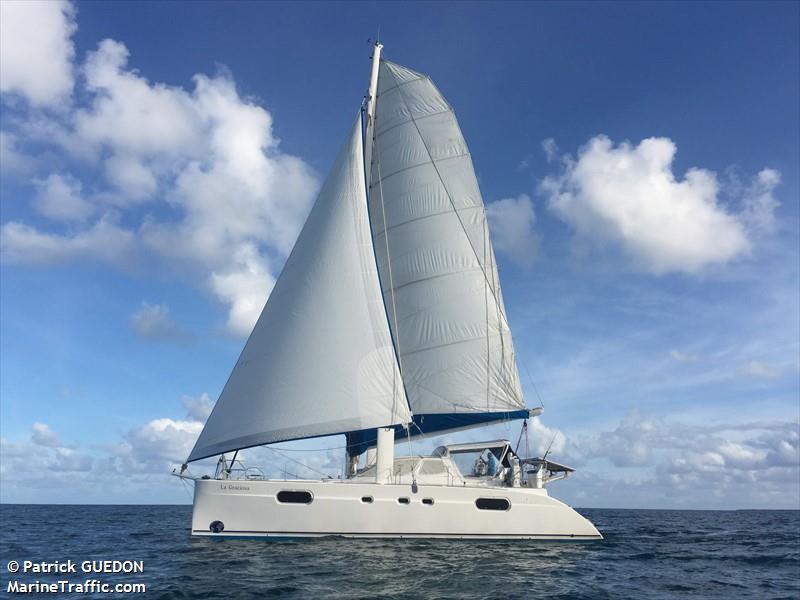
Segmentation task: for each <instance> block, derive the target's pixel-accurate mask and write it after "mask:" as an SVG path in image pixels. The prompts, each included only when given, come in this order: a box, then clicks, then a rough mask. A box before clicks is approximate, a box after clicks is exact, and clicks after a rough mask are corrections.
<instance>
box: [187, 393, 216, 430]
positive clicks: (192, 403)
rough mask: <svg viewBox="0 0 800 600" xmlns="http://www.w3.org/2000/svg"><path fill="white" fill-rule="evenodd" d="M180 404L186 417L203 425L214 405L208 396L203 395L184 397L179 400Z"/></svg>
mask: <svg viewBox="0 0 800 600" xmlns="http://www.w3.org/2000/svg"><path fill="white" fill-rule="evenodd" d="M181 404H183V408H185V409H186V416H187V417H188V418H189V419H191V420H193V421H200V422H201V423H205V422H206V419H208V415H210V414H211V409H212V408H214V403H213V402H212V401H211V398H209V397H208V394H206V393H203V394H200V395H199V396H197V397H194V396H184V397H183V398H181Z"/></svg>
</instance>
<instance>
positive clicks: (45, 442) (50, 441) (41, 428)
mask: <svg viewBox="0 0 800 600" xmlns="http://www.w3.org/2000/svg"><path fill="white" fill-rule="evenodd" d="M31 441H32V442H33V443H34V444H36V445H37V446H46V447H49V448H58V447H59V446H61V440H59V439H58V435H56V432H55V431H53V430H52V429H50V426H49V425H47V424H46V423H34V424H33V426H32V427H31Z"/></svg>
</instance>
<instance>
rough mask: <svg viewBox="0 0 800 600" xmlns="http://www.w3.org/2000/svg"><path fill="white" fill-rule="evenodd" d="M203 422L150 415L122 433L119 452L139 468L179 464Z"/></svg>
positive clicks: (166, 468)
mask: <svg viewBox="0 0 800 600" xmlns="http://www.w3.org/2000/svg"><path fill="white" fill-rule="evenodd" d="M202 429H203V424H202V423H199V422H197V421H181V420H178V419H168V418H161V419H153V420H151V421H148V422H147V423H145V424H144V425H142V426H141V427H137V428H136V429H134V430H132V431H130V432H129V433H128V434H127V435H126V436H125V443H124V444H123V445H122V446H121V449H120V453H121V454H122V455H123V456H125V457H127V458H131V459H133V460H134V461H135V463H136V465H137V468H140V469H152V470H158V469H160V468H161V469H164V470H165V471H167V470H169V468H171V466H172V465H175V464H176V463H177V464H180V463H182V462H183V461H184V460H186V457H187V456H189V452H191V450H192V446H194V443H195V441H196V440H197V436H198V435H200V431H201V430H202Z"/></svg>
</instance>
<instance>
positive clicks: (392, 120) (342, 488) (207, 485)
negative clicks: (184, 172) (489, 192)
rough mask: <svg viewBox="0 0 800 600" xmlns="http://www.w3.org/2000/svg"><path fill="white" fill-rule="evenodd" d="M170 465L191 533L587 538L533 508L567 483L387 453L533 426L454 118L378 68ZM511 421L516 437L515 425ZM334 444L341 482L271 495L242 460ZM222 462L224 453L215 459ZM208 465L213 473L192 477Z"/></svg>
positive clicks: (457, 454) (482, 455)
mask: <svg viewBox="0 0 800 600" xmlns="http://www.w3.org/2000/svg"><path fill="white" fill-rule="evenodd" d="M382 48H383V46H382V44H380V43H375V45H374V48H373V56H372V68H371V73H370V81H369V91H368V94H367V96H365V98H364V101H363V102H362V105H361V107H360V109H359V111H358V113H357V116H356V119H355V122H354V123H353V126H352V127H351V129H350V131H349V133H348V135H347V137H346V139H345V141H344V144H343V146H342V148H341V150H340V151H339V154H338V156H337V158H336V160H335V162H334V165H333V167H332V169H331V171H330V174H329V175H328V178H327V180H326V181H325V183H324V184H323V186H322V189H321V191H320V193H319V196H318V198H317V200H316V202H315V204H314V206H313V208H312V209H311V212H310V214H309V216H308V219H307V220H306V222H305V225H304V226H303V228H302V231H301V232H300V235H299V237H298V239H297V241H296V243H295V246H294V248H293V250H292V252H291V254H290V255H289V258H288V259H287V261H286V264H285V266H284V268H283V271H282V272H281V274H280V277H279V278H278V280H277V282H276V284H275V287H274V289H273V291H272V293H271V295H270V297H269V300H268V301H267V303H266V305H265V307H264V309H263V312H262V313H261V316H260V317H259V319H258V321H257V323H256V325H255V327H254V329H253V331H252V333H251V335H250V337H249V339H248V341H247V343H246V345H245V347H244V350H243V351H242V353H241V356H240V357H239V360H238V361H237V363H236V365H235V367H234V369H233V371H232V373H231V375H230V377H229V379H228V381H227V383H226V385H225V387H224V389H223V391H222V393H221V395H220V397H219V399H218V401H217V403H216V405H215V407H214V409H213V411H212V412H211V414H210V416H209V418H208V420H207V422H206V424H205V427H204V428H203V430H202V432H201V433H200V435H199V438H198V439H197V442H196V444H195V446H194V448H193V449H192V451H191V454H190V455H189V457H188V459H187V461H186V463H185V464H184V465H183V466H182V467H181V470H180V472H176V473H175V474H176V475H178V476H180V477H182V478H188V479H191V480H192V481H193V482H194V505H193V514H192V525H191V527H192V534H194V535H198V536H246V537H253V536H263V537H281V538H283V537H314V536H329V535H338V536H345V537H401V538H405V537H424V538H437V537H442V538H480V539H486V538H488V539H492V538H523V539H568V540H592V539H600V538H602V536H601V535H600V533H599V532H598V530H597V529H596V528H595V527H594V525H593V524H592V523H591V522H589V521H588V520H587V519H586V518H584V517H583V516H581V515H580V514H578V513H577V512H576V511H575V510H573V509H572V508H570V507H569V506H567V505H566V504H564V503H562V502H560V501H558V500H556V499H554V498H552V497H550V496H549V494H548V492H547V489H546V486H547V484H548V483H552V482H553V481H556V480H558V479H562V478H564V477H566V476H567V475H569V474H570V473H571V472H572V469H570V468H569V467H566V466H564V465H560V464H558V463H555V462H553V461H552V460H548V459H547V456H545V457H543V458H531V457H521V456H519V455H518V454H517V452H516V448H512V447H511V444H510V443H509V442H508V441H507V440H493V441H489V442H476V443H468V444H451V445H446V446H442V447H440V448H437V449H436V450H435V451H434V452H433V454H432V455H430V456H415V455H411V456H397V457H395V442H396V441H397V442H406V441H409V443H410V440H412V439H415V438H419V437H421V436H432V435H439V434H442V433H444V432H447V431H456V430H465V429H470V428H474V427H477V426H481V425H487V424H491V423H499V422H504V421H510V420H516V419H522V420H526V419H528V418H531V417H535V416H536V415H538V414H539V413H540V412H541V409H540V408H535V409H530V408H527V407H526V405H525V402H524V399H523V395H522V389H521V385H520V379H519V373H518V371H517V365H516V360H515V357H514V345H513V343H512V339H511V331H510V329H509V324H508V320H507V317H506V311H505V307H504V304H503V298H502V295H501V291H500V281H499V279H498V272H497V266H496V262H495V256H494V252H493V250H492V244H491V240H490V238H489V229H488V224H487V218H486V211H485V208H484V204H483V200H482V198H481V193H480V190H479V188H478V183H477V180H476V177H475V173H474V170H473V166H472V161H471V158H470V153H469V150H468V148H467V145H466V143H465V141H464V137H463V135H462V134H461V130H460V128H459V125H458V122H457V120H456V117H455V114H454V112H453V109H452V107H451V106H450V105H449V104H448V102H447V101H446V100H445V98H444V96H442V94H441V93H440V92H439V90H438V89H437V88H436V86H435V85H434V84H433V82H432V81H431V79H430V78H429V77H427V76H425V75H422V74H420V73H418V72H416V71H413V70H411V69H409V68H406V67H403V66H401V65H398V64H395V63H393V62H390V61H387V60H382V59H381V51H382ZM525 422H526V423H527V421H525ZM336 434H344V436H345V439H346V448H345V452H346V459H345V469H344V472H343V474H342V475H340V476H339V477H338V478H332V477H326V478H322V479H317V480H313V479H297V478H285V479H270V478H267V477H265V476H264V475H263V474H262V472H261V471H259V470H258V469H253V468H249V469H248V468H244V467H243V465H242V463H241V461H240V460H238V459H237V456H238V452H239V451H241V450H243V449H245V448H252V447H255V446H262V445H268V444H274V443H276V442H286V441H291V440H302V439H308V438H316V437H322V436H332V435H336ZM231 453H233V454H232V456H230V455H231ZM215 456H219V457H220V458H219V461H218V463H217V469H216V473H215V474H214V475H213V476H210V475H205V476H203V477H196V476H191V475H189V474H188V471H187V465H188V463H191V462H194V461H198V460H201V459H207V458H210V457H215Z"/></svg>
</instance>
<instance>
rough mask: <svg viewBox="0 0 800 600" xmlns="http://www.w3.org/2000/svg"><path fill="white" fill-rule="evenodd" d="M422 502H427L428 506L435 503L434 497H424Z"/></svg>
mask: <svg viewBox="0 0 800 600" xmlns="http://www.w3.org/2000/svg"><path fill="white" fill-rule="evenodd" d="M422 503H423V504H427V505H428V506H432V505H433V498H423V499H422Z"/></svg>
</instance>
